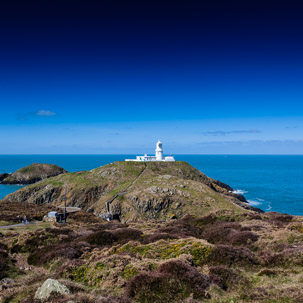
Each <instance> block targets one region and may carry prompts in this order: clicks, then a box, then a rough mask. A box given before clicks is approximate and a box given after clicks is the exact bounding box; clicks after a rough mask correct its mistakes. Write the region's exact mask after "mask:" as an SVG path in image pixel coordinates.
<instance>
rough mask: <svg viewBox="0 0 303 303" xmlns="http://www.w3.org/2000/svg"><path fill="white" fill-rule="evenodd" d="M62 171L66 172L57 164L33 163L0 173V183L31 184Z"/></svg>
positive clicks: (62, 172)
mask: <svg viewBox="0 0 303 303" xmlns="http://www.w3.org/2000/svg"><path fill="white" fill-rule="evenodd" d="M64 173H67V171H66V170H65V169H63V168H62V167H59V166H57V165H54V164H40V163H34V164H31V165H29V166H26V167H23V168H20V169H18V170H17V171H15V172H14V173H12V174H8V173H4V174H0V183H1V184H22V185H26V184H33V183H36V182H38V181H41V180H44V179H47V178H50V177H54V176H57V175H60V174H64Z"/></svg>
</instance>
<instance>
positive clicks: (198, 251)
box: [0, 162, 303, 303]
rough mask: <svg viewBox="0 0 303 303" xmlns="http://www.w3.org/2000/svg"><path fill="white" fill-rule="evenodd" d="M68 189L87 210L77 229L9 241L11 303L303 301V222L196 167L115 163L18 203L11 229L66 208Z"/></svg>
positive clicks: (28, 192)
mask: <svg viewBox="0 0 303 303" xmlns="http://www.w3.org/2000/svg"><path fill="white" fill-rule="evenodd" d="M65 187H66V188H67V193H68V194H67V202H68V205H69V206H78V207H81V208H82V211H79V212H76V213H74V214H71V216H70V217H69V218H68V222H67V223H66V224H59V223H53V224H50V223H37V224H33V225H29V226H23V227H18V226H17V227H13V228H7V227H5V228H2V229H0V241H1V243H0V302H7V303H8V302H23V303H29V302H37V303H38V302H59V303H63V302H66V303H67V302H69V303H72V302H73V303H84V302H87V303H93V302H100V303H149V302H154V303H173V302H177V303H183V302H187V303H199V302H206V303H215V302H220V303H230V302H234V303H244V302H254V303H267V302H287V303H295V302H302V301H303V291H302V288H301V283H302V279H303V274H302V272H303V271H302V269H303V268H302V264H303V259H302V256H303V253H302V252H303V219H302V217H299V216H291V215H287V214H280V213H275V212H268V213H263V212H262V211H260V210H258V209H255V208H252V207H250V206H249V205H248V203H247V202H246V200H245V198H244V197H243V196H239V195H235V194H233V193H232V188H230V187H229V186H228V185H226V184H224V183H222V182H220V181H217V180H214V179H212V178H209V177H207V176H206V175H204V174H203V173H201V172H200V171H198V170H197V169H195V168H193V167H192V166H190V165H189V164H188V163H186V162H174V163H157V162H155V163H148V164H147V163H135V162H134V163H128V162H115V163H112V164H109V165H106V166H103V167H100V168H96V169H94V170H91V171H85V172H77V173H65V174H61V175H58V176H55V177H51V178H48V179H45V180H42V181H39V182H37V183H35V184H32V185H29V186H27V187H25V188H22V189H20V190H18V191H17V192H15V193H13V194H10V195H8V196H7V197H6V198H5V199H3V200H2V201H0V207H1V210H2V214H3V216H2V217H1V218H2V220H5V218H6V217H5V214H7V216H8V215H10V218H11V219H13V216H12V212H13V211H15V212H16V213H18V212H19V213H20V212H26V209H27V208H30V209H31V211H32V214H34V213H35V212H38V209H39V208H41V209H42V208H43V209H45V211H47V210H49V209H51V208H54V209H55V208H56V207H59V206H61V205H62V201H63V200H64V191H65ZM35 209H36V211H35ZM107 213H111V214H112V215H115V218H116V219H117V220H112V221H111V222H108V221H107V220H105V219H103V215H104V214H107ZM40 216H41V215H40ZM119 220H120V222H119Z"/></svg>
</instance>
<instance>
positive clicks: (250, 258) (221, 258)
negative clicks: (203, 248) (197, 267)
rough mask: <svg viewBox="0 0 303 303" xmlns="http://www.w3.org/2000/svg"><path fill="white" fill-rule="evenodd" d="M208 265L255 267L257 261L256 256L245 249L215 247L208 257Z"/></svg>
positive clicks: (228, 246) (226, 246) (223, 246)
mask: <svg viewBox="0 0 303 303" xmlns="http://www.w3.org/2000/svg"><path fill="white" fill-rule="evenodd" d="M208 264H213V265H221V264H222V265H227V266H232V265H235V264H237V265H256V264H259V260H258V258H257V257H256V255H255V254H254V253H253V252H252V251H251V250H250V249H248V248H246V247H233V246H230V245H217V246H216V247H215V249H214V250H213V251H212V252H211V254H210V255H209V257H208Z"/></svg>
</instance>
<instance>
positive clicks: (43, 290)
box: [34, 279, 70, 301]
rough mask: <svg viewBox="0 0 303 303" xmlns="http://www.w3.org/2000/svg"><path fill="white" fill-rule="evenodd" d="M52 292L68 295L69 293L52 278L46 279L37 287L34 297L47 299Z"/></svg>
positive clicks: (42, 299)
mask: <svg viewBox="0 0 303 303" xmlns="http://www.w3.org/2000/svg"><path fill="white" fill-rule="evenodd" d="M52 294H62V295H68V294H70V290H69V289H68V288H67V287H66V286H65V285H63V284H62V283H60V282H59V281H57V280H54V279H47V280H46V281H45V282H44V283H43V284H42V286H41V287H39V288H38V289H37V291H36V293H35V297H34V298H35V299H37V300H41V301H44V300H48V299H49V298H50V297H51V295H52Z"/></svg>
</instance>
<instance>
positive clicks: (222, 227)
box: [202, 222, 241, 244]
mask: <svg viewBox="0 0 303 303" xmlns="http://www.w3.org/2000/svg"><path fill="white" fill-rule="evenodd" d="M240 228H241V225H240V224H239V223H233V222H217V223H216V224H214V225H209V226H207V228H205V229H204V231H203V233H202V237H203V239H206V240H207V241H208V242H210V243H212V244H217V243H218V244H228V243H229V240H228V239H227V236H228V235H229V234H230V233H231V232H234V231H237V230H240Z"/></svg>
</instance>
